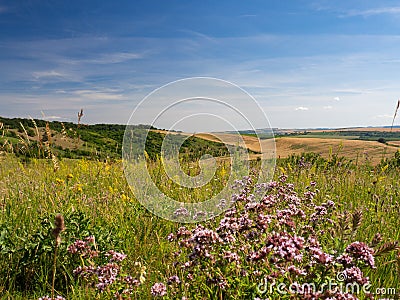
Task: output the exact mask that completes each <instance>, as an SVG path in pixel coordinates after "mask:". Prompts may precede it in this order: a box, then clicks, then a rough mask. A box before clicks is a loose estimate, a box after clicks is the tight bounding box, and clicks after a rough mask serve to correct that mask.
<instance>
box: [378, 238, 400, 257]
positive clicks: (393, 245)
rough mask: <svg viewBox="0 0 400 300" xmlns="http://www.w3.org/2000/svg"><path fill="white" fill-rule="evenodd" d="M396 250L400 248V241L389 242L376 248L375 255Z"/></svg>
mask: <svg viewBox="0 0 400 300" xmlns="http://www.w3.org/2000/svg"><path fill="white" fill-rule="evenodd" d="M394 250H399V242H398V241H394V242H387V243H385V244H383V245H382V246H380V247H379V248H378V249H376V250H375V253H374V256H381V255H384V254H387V253H390V252H392V251H394Z"/></svg>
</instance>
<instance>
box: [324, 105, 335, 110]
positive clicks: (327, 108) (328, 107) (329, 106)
mask: <svg viewBox="0 0 400 300" xmlns="http://www.w3.org/2000/svg"><path fill="white" fill-rule="evenodd" d="M324 109H325V110H331V109H333V106H331V105H327V106H324Z"/></svg>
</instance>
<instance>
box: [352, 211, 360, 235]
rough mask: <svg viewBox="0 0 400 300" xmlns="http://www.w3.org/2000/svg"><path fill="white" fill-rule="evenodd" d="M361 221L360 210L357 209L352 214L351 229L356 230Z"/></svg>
mask: <svg viewBox="0 0 400 300" xmlns="http://www.w3.org/2000/svg"><path fill="white" fill-rule="evenodd" d="M361 221H362V211H361V210H357V211H355V212H354V213H353V214H352V230H353V232H356V231H357V229H358V228H359V227H360V225H361Z"/></svg>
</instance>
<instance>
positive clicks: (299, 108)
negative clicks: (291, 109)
mask: <svg viewBox="0 0 400 300" xmlns="http://www.w3.org/2000/svg"><path fill="white" fill-rule="evenodd" d="M295 110H308V107H304V106H299V107H296V108H295Z"/></svg>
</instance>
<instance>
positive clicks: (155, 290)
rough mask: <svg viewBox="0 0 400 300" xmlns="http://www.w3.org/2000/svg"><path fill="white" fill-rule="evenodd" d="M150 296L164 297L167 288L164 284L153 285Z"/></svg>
mask: <svg viewBox="0 0 400 300" xmlns="http://www.w3.org/2000/svg"><path fill="white" fill-rule="evenodd" d="M151 294H152V295H153V296H154V297H162V296H165V295H166V294H167V287H166V286H165V284H164V283H161V282H159V283H155V284H154V285H153V286H152V287H151Z"/></svg>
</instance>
